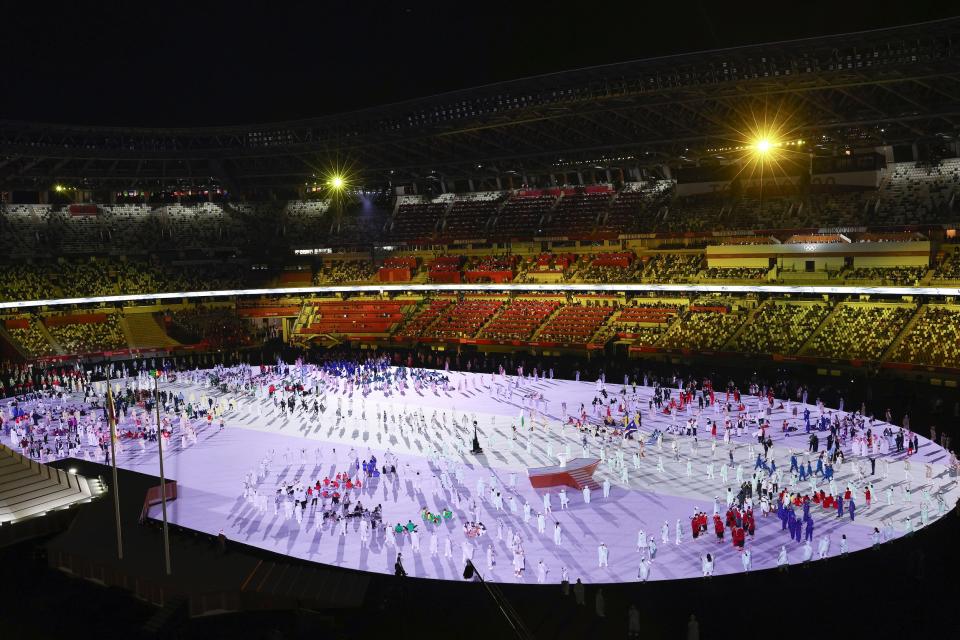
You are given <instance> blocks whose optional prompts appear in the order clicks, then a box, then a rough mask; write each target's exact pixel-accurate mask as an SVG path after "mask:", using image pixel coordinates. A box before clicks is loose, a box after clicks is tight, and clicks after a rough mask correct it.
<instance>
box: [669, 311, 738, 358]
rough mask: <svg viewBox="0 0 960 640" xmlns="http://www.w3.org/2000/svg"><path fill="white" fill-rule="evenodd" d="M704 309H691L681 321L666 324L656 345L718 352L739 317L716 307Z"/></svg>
mask: <svg viewBox="0 0 960 640" xmlns="http://www.w3.org/2000/svg"><path fill="white" fill-rule="evenodd" d="M708 309H710V310H703V311H701V310H696V307H694V306H691V310H690V311H689V312H688V313H687V314H686V315H685V316H684V317H683V318H682V321H680V322H674V323H673V324H672V325H670V328H669V329H667V331H666V332H665V333H664V334H663V337H662V338H661V339H660V341H659V342H658V343H657V346H659V347H663V348H665V349H681V350H687V349H688V350H692V351H716V350H718V349H720V348H721V347H722V346H723V345H724V344H725V343H726V342H727V340H729V339H730V336H732V335H733V333H734V331H736V330H737V328H738V327H739V326H740V324H741V323H742V322H743V316H742V315H740V314H738V313H727V312H726V311H721V310H719V308H718V309H713V308H708Z"/></svg>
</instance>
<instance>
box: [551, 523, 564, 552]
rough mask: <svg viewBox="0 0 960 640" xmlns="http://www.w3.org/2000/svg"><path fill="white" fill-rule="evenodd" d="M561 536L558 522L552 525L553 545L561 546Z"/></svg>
mask: <svg viewBox="0 0 960 640" xmlns="http://www.w3.org/2000/svg"><path fill="white" fill-rule="evenodd" d="M561 536H562V534H561V531H560V523H559V522H558V523H557V524H556V525H554V527H553V544H555V545H557V546H558V547H559V546H560V544H561V540H562V537H561Z"/></svg>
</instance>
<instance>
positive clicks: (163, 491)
mask: <svg viewBox="0 0 960 640" xmlns="http://www.w3.org/2000/svg"><path fill="white" fill-rule="evenodd" d="M153 391H154V394H155V395H156V397H155V401H156V405H157V446H158V450H159V451H160V504H161V505H162V511H163V558H164V561H165V562H166V569H167V575H170V533H169V531H168V529H167V481H166V479H165V478H164V475H163V430H162V429H161V428H160V373H159V372H158V371H156V370H154V371H153Z"/></svg>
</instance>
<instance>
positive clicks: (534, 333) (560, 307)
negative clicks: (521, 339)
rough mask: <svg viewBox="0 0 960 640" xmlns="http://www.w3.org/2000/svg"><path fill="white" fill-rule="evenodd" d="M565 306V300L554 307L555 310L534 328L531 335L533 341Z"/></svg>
mask: <svg viewBox="0 0 960 640" xmlns="http://www.w3.org/2000/svg"><path fill="white" fill-rule="evenodd" d="M565 306H566V303H565V302H564V303H562V304H559V305H557V308H556V309H554V310H553V312H552V313H551V314H550V315H548V316H547V317H546V318H544V319H543V322H541V323H540V326H539V327H537V328H536V329H535V330H534V332H533V335H531V336H530V340H531V341H532V342H535V341H536V340H537V338H539V337H540V332H542V331H543V330H544V329H545V328H546V326H547V325H548V324H550V321H551V320H553V319H554V318H555V317H557V316H558V315H560V312H561V311H562V310H563V308H564V307H565Z"/></svg>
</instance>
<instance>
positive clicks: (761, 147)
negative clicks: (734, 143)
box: [753, 138, 773, 154]
mask: <svg viewBox="0 0 960 640" xmlns="http://www.w3.org/2000/svg"><path fill="white" fill-rule="evenodd" d="M772 146H773V145H771V144H770V141H769V140H767V139H766V138H761V139H760V140H757V142H756V143H755V144H754V145H753V148H754V150H755V151H756V152H757V153H761V154H766V153H769V152H770V148H771V147H772Z"/></svg>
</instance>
